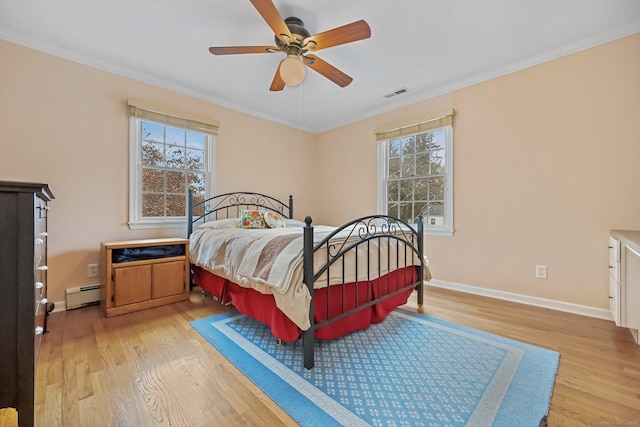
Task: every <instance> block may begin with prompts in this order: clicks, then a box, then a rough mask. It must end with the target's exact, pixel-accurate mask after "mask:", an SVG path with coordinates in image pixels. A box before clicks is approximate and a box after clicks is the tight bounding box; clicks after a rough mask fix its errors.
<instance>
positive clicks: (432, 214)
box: [428, 202, 444, 225]
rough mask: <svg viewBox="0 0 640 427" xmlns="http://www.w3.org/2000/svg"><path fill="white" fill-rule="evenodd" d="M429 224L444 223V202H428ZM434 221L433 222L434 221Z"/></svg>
mask: <svg viewBox="0 0 640 427" xmlns="http://www.w3.org/2000/svg"><path fill="white" fill-rule="evenodd" d="M428 217H429V221H428V223H429V225H443V224H444V204H443V203H442V202H436V203H430V204H429V212H428ZM434 222H435V223H434Z"/></svg>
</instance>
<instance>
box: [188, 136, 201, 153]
mask: <svg viewBox="0 0 640 427" xmlns="http://www.w3.org/2000/svg"><path fill="white" fill-rule="evenodd" d="M187 147H190V148H197V149H199V150H204V134H202V133H199V132H191V131H187Z"/></svg>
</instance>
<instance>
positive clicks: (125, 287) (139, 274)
mask: <svg viewBox="0 0 640 427" xmlns="http://www.w3.org/2000/svg"><path fill="white" fill-rule="evenodd" d="M113 296H114V305H115V306H120V305H127V304H133V303H134V302H141V301H147V300H150V299H151V266H150V265H140V266H137V267H124V268H116V269H115V277H114V283H113Z"/></svg>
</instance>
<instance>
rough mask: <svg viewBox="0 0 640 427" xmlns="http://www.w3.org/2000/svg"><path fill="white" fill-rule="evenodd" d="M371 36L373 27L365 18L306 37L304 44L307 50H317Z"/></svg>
mask: <svg viewBox="0 0 640 427" xmlns="http://www.w3.org/2000/svg"><path fill="white" fill-rule="evenodd" d="M369 37H371V28H370V27H369V24H367V23H366V22H365V21H364V20H362V19H361V20H360V21H356V22H352V23H351V24H347V25H343V26H342V27H337V28H334V29H333V30H329V31H325V32H323V33H320V34H316V35H314V36H311V37H307V38H306V39H304V42H303V46H304V48H305V49H307V50H313V51H317V50H320V49H326V48H328V47H332V46H338V45H341V44H345V43H351V42H355V41H358V40H362V39H368V38H369Z"/></svg>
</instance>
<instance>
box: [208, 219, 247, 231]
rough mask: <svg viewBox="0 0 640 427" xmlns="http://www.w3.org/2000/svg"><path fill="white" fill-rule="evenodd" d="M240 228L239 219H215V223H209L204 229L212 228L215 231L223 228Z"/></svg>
mask: <svg viewBox="0 0 640 427" xmlns="http://www.w3.org/2000/svg"><path fill="white" fill-rule="evenodd" d="M239 226H240V221H239V220H238V218H224V219H215V220H213V221H207V222H206V223H205V224H204V225H203V227H207V228H212V229H214V230H220V229H223V228H237V227H239Z"/></svg>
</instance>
